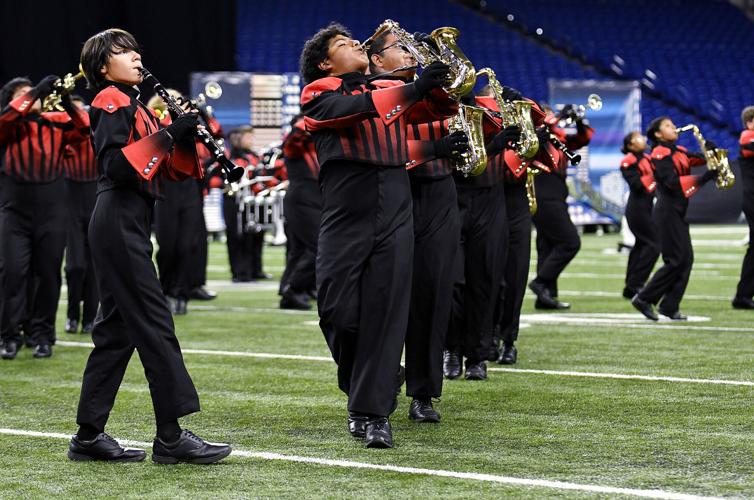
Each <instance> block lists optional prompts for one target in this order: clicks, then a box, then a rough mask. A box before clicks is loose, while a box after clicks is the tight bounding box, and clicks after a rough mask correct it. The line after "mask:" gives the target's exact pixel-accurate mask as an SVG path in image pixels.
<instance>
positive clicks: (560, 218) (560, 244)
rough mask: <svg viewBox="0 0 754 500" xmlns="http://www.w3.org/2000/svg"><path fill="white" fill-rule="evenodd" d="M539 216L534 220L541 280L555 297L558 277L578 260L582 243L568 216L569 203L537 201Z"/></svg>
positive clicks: (538, 278) (538, 280)
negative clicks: (571, 263) (577, 255)
mask: <svg viewBox="0 0 754 500" xmlns="http://www.w3.org/2000/svg"><path fill="white" fill-rule="evenodd" d="M537 207H538V208H537V213H536V214H534V216H533V217H532V220H533V221H534V225H535V226H536V228H537V276H536V278H534V281H535V282H537V283H539V284H542V285H544V286H545V287H546V288H547V289H548V290H550V293H551V294H552V296H553V297H557V296H558V277H559V276H560V273H562V272H563V270H564V269H565V268H566V266H567V265H568V264H569V263H570V262H571V261H572V260H573V258H574V257H576V254H577V253H579V249H580V248H581V239H580V238H579V233H578V231H576V226H575V225H574V224H573V222H571V216H570V215H568V204H567V203H566V201H565V199H562V200H560V199H548V198H545V199H541V198H540V199H537Z"/></svg>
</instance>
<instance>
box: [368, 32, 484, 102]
mask: <svg viewBox="0 0 754 500" xmlns="http://www.w3.org/2000/svg"><path fill="white" fill-rule="evenodd" d="M386 33H392V34H393V36H395V38H396V39H397V40H398V43H400V44H401V45H403V46H404V47H405V48H406V50H408V51H409V53H411V55H412V56H414V59H416V62H417V64H418V65H419V66H422V67H424V66H428V65H430V64H431V63H433V62H435V61H440V62H442V63H445V64H447V65H448V66H450V78H449V82H448V85H447V86H445V87H444V88H445V91H446V92H447V93H448V94H449V95H450V96H451V97H452V98H454V99H455V100H459V99H460V98H461V96H463V95H465V94H467V93H468V92H469V91H470V90H471V89H472V88H474V83H476V71H475V70H474V65H473V64H471V61H469V59H468V57H466V55H465V54H464V53H463V52H462V51H461V49H460V48H458V44H457V43H456V41H457V39H458V36H459V35H460V31H458V29H456V28H450V27H445V28H437V29H436V30H434V31H432V33H430V35H429V37H430V38H431V39H432V41H433V42H434V43H435V45H436V46H437V50H439V53H438V52H437V50H436V49H435V48H434V47H431V46H430V45H429V44H427V43H425V42H419V41H417V40H416V39H415V38H414V36H413V35H411V34H410V33H408V32H407V31H406V30H404V29H403V28H401V27H400V25H399V24H398V23H397V22H395V21H393V20H391V19H386V20H385V21H384V22H383V23H382V24H380V25H379V26H378V27H377V30H376V31H375V32H374V34H373V35H372V36H370V37H369V38H368V39H366V40H365V41H364V42H363V43H362V44H361V45H362V47H364V48H366V47H369V45H371V44H372V42H374V40H375V39H376V38H378V37H379V36H381V35H384V34H386Z"/></svg>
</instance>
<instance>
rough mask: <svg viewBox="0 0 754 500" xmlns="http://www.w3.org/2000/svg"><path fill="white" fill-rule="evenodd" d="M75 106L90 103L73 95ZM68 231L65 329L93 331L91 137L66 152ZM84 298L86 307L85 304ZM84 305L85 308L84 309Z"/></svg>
mask: <svg viewBox="0 0 754 500" xmlns="http://www.w3.org/2000/svg"><path fill="white" fill-rule="evenodd" d="M71 100H72V101H73V104H74V106H76V107H77V108H78V109H81V110H84V111H86V103H85V102H84V100H83V99H82V98H81V97H79V96H72V97H71ZM63 170H64V172H65V187H66V204H67V205H68V231H67V233H68V234H67V243H66V247H65V281H66V284H67V285H68V313H67V315H66V322H65V331H66V332H68V333H76V331H77V330H78V326H79V320H82V321H81V333H92V328H93V327H94V316H95V315H96V314H97V304H98V303H99V299H98V297H97V283H96V281H95V279H94V269H93V267H92V255H91V249H90V248H89V239H88V238H87V232H88V230H89V219H91V216H92V211H93V210H94V202H95V200H96V199H97V162H96V158H95V157H94V151H93V150H92V143H91V141H89V140H85V141H81V142H79V143H76V144H69V145H68V146H66V149H65V153H64V154H63ZM82 302H83V308H82ZM82 309H83V310H82Z"/></svg>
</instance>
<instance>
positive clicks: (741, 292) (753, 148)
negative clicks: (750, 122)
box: [736, 130, 754, 299]
mask: <svg viewBox="0 0 754 500" xmlns="http://www.w3.org/2000/svg"><path fill="white" fill-rule="evenodd" d="M738 144H739V148H740V154H739V157H738V165H739V167H740V171H741V182H742V183H743V188H744V196H743V211H744V215H746V221H747V222H748V223H749V241H754V240H753V239H752V238H754V130H744V131H742V132H741V136H740V138H739V140H738ZM752 296H754V245H751V244H749V246H748V248H747V249H746V255H745V256H744V261H743V265H742V266H741V279H740V280H739V281H738V287H737V288H736V298H739V299H751V298H752Z"/></svg>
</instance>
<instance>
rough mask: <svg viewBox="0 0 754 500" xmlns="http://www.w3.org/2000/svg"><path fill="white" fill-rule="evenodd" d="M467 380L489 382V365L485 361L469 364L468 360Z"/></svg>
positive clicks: (465, 376)
mask: <svg viewBox="0 0 754 500" xmlns="http://www.w3.org/2000/svg"><path fill="white" fill-rule="evenodd" d="M464 378H466V380H487V363H485V362H484V361H477V362H476V363H469V360H468V359H467V360H466V375H464Z"/></svg>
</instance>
